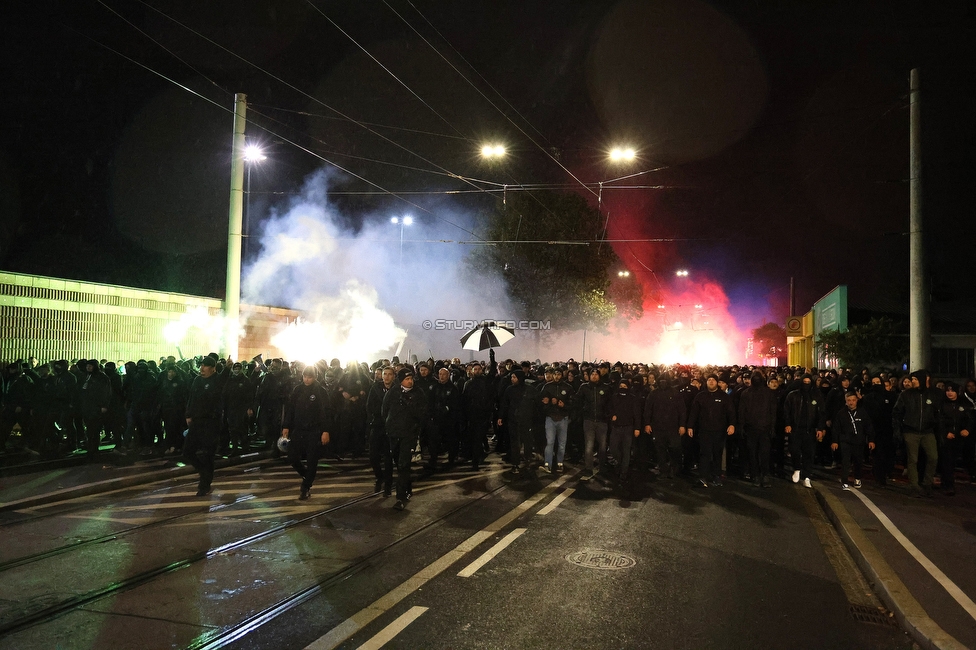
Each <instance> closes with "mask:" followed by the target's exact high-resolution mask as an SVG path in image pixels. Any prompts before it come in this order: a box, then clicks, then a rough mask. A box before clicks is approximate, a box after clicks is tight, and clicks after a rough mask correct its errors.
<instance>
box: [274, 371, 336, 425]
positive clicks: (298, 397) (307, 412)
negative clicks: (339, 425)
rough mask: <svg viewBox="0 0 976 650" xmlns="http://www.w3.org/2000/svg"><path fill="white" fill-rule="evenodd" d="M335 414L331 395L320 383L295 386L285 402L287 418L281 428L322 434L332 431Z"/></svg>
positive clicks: (314, 382) (283, 420)
mask: <svg viewBox="0 0 976 650" xmlns="http://www.w3.org/2000/svg"><path fill="white" fill-rule="evenodd" d="M334 421H335V413H334V412H333V410H332V404H331V400H330V399H329V395H328V393H327V392H326V390H325V387H324V386H322V384H320V383H319V382H318V381H313V382H312V384H311V385H310V386H306V385H305V382H302V383H300V384H298V385H297V386H295V388H294V390H293V391H292V393H291V396H290V397H289V398H288V401H286V402H285V416H284V419H282V421H281V428H282V429H288V430H289V433H290V432H292V431H311V432H315V433H322V432H323V431H329V432H331V431H332V427H333V425H334Z"/></svg>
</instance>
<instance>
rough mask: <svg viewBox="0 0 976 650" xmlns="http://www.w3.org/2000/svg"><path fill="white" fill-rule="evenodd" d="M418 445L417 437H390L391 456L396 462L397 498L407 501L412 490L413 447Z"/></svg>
mask: <svg viewBox="0 0 976 650" xmlns="http://www.w3.org/2000/svg"><path fill="white" fill-rule="evenodd" d="M416 446H417V438H416V437H412V436H411V437H405V438H404V437H400V436H397V437H395V438H390V456H391V457H392V458H393V462H394V463H395V464H396V498H397V501H406V500H407V495H408V494H410V492H411V490H412V483H411V481H410V462H411V461H412V460H413V448H414V447H416Z"/></svg>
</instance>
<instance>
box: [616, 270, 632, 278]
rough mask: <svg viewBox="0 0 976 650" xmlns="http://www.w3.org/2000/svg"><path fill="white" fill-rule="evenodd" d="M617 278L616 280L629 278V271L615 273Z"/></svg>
mask: <svg viewBox="0 0 976 650" xmlns="http://www.w3.org/2000/svg"><path fill="white" fill-rule="evenodd" d="M617 277H618V278H629V277H630V271H617Z"/></svg>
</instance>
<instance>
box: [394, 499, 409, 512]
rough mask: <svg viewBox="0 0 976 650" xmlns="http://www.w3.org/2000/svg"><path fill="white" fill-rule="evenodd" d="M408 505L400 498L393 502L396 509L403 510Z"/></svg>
mask: <svg viewBox="0 0 976 650" xmlns="http://www.w3.org/2000/svg"><path fill="white" fill-rule="evenodd" d="M406 507H407V504H405V503H404V502H403V501H400V500H397V502H396V503H394V504H393V509H394V510H403V509H404V508H406Z"/></svg>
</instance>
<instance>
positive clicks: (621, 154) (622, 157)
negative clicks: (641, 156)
mask: <svg viewBox="0 0 976 650" xmlns="http://www.w3.org/2000/svg"><path fill="white" fill-rule="evenodd" d="M636 157H637V152H636V151H635V150H634V149H633V148H632V147H614V148H613V149H611V150H610V160H611V161H613V162H629V161H631V160H633V159H634V158H636Z"/></svg>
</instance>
